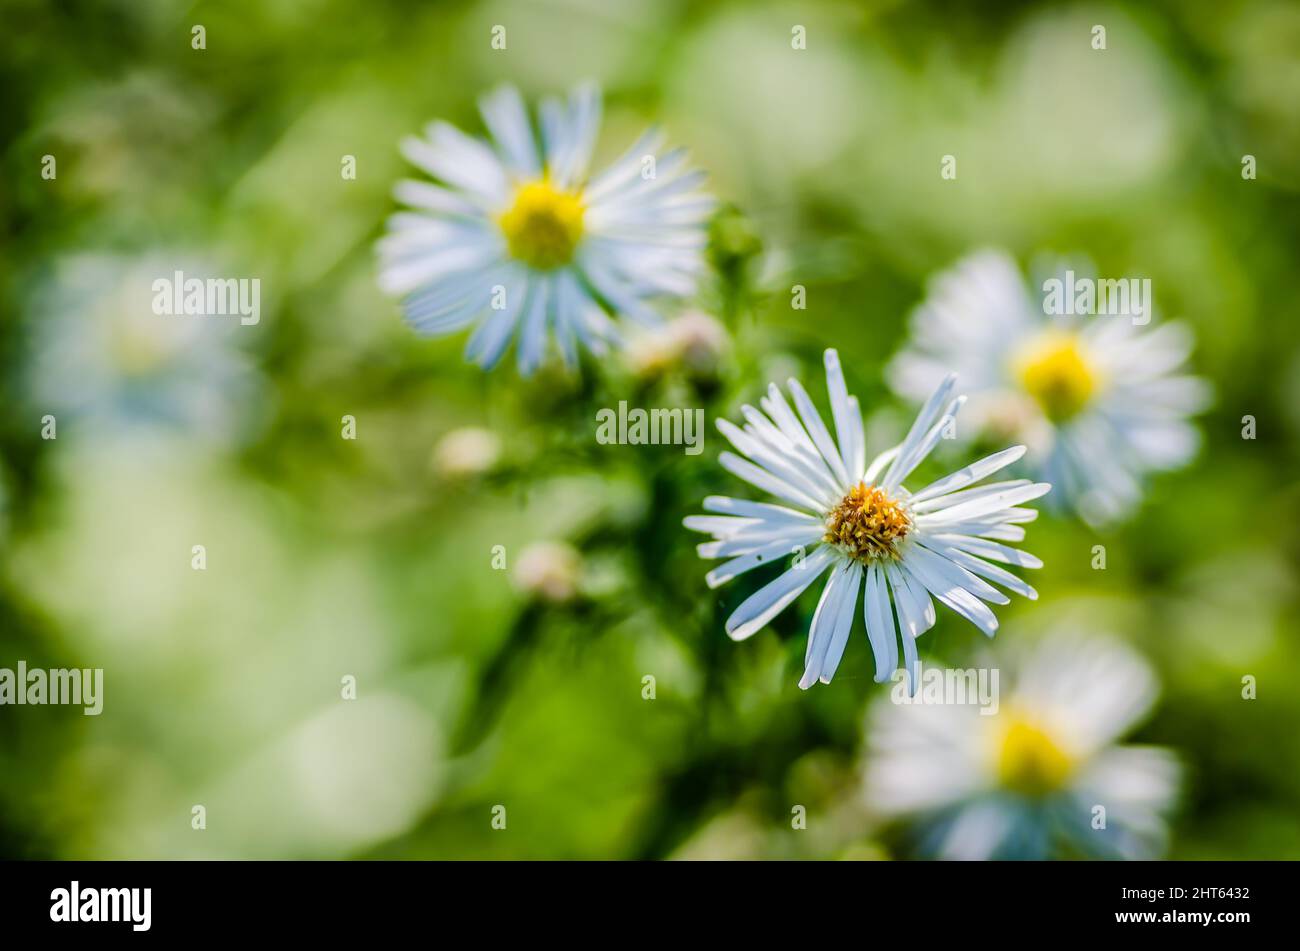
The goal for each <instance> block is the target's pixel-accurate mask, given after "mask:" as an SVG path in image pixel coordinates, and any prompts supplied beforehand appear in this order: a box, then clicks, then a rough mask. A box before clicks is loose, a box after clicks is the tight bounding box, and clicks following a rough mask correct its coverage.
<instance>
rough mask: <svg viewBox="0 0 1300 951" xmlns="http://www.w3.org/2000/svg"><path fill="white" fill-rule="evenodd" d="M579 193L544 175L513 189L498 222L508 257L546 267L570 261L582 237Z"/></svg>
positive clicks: (544, 268)
mask: <svg viewBox="0 0 1300 951" xmlns="http://www.w3.org/2000/svg"><path fill="white" fill-rule="evenodd" d="M583 212H584V209H583V206H582V194H581V193H580V192H566V191H561V190H560V189H558V188H556V187H555V186H554V185H552V184H551V183H550V182H549V181H547V180H546V179H544V178H541V179H538V180H537V181H534V182H527V183H525V184H523V185H520V186H519V188H518V189H516V190H515V198H514V203H513V204H512V205H511V206H510V208H509V210H507V211H506V212H505V213H504V214H502V215H501V217H500V219H499V222H500V224H501V232H502V233H503V234H504V235H505V238H506V246H507V247H508V248H509V250H510V256H511V257H513V258H516V259H517V260H520V261H523V262H524V263H525V264H527V265H528V266H529V267H534V268H538V269H541V270H546V269H549V268H556V267H562V266H563V265H565V264H568V263H569V262H570V261H571V260H573V251H574V249H575V248H576V247H577V246H578V240H579V239H580V238H581V237H582V216H583Z"/></svg>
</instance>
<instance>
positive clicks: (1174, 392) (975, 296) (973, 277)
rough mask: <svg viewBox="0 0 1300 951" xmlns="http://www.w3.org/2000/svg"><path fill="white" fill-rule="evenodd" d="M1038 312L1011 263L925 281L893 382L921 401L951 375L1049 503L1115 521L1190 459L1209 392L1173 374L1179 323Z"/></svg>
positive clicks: (1000, 259) (1180, 346)
mask: <svg viewBox="0 0 1300 951" xmlns="http://www.w3.org/2000/svg"><path fill="white" fill-rule="evenodd" d="M1045 310H1046V308H1045V307H1044V306H1043V301H1042V300H1041V299H1040V298H1039V297H1038V296H1036V295H1035V293H1034V290H1033V288H1032V287H1027V286H1026V284H1025V282H1024V280H1023V279H1022V278H1021V276H1020V272H1019V270H1018V269H1017V267H1016V264H1015V262H1014V261H1013V260H1012V259H1011V257H1010V256H1009V255H1007V254H1005V253H1003V252H1001V251H979V252H976V253H975V254H972V255H970V256H969V257H967V258H965V259H963V260H961V261H959V262H958V263H957V264H956V265H955V266H954V267H953V268H952V269H951V270H949V271H946V272H944V273H942V274H940V275H938V276H937V277H936V278H934V279H933V280H932V282H931V284H930V288H929V296H928V298H927V299H926V301H925V302H924V303H923V304H921V306H920V307H918V308H917V309H916V311H915V312H914V313H913V315H912V343H911V345H910V347H909V348H908V349H906V350H905V351H904V352H902V353H901V354H899V356H897V357H896V358H895V359H894V361H893V363H892V365H891V367H890V376H891V381H892V383H893V386H894V389H895V390H896V391H897V392H899V393H900V394H902V395H905V396H910V397H912V398H919V397H920V396H921V395H923V394H924V393H927V392H929V391H930V389H932V388H933V387H934V385H935V383H936V382H937V381H938V380H940V379H942V378H943V375H944V374H945V373H947V372H948V371H949V370H950V369H956V371H957V372H958V373H960V374H961V378H962V381H963V385H964V386H965V387H966V388H967V392H968V393H969V394H970V397H971V413H972V414H973V415H974V416H975V417H976V422H977V424H978V425H979V426H980V427H981V428H983V429H985V430H987V431H989V432H992V433H995V434H996V435H997V436H998V437H1007V436H1009V437H1012V438H1015V439H1018V440H1020V441H1023V442H1025V443H1026V444H1027V445H1028V446H1029V456H1028V459H1027V462H1028V463H1029V464H1030V465H1032V466H1033V467H1034V471H1035V473H1036V474H1037V475H1038V476H1039V477H1041V478H1043V479H1046V480H1047V481H1049V482H1051V483H1052V485H1054V486H1056V487H1057V489H1058V494H1057V495H1054V498H1058V499H1059V501H1062V502H1067V503H1069V504H1070V505H1071V506H1073V507H1074V508H1075V509H1076V510H1077V511H1078V513H1079V515H1080V516H1082V517H1083V518H1084V519H1085V520H1086V521H1088V522H1090V523H1092V524H1103V523H1106V522H1110V521H1114V520H1116V519H1119V518H1122V517H1124V516H1125V515H1127V514H1128V513H1129V512H1130V511H1131V510H1132V509H1133V508H1134V507H1135V506H1136V505H1137V503H1138V502H1139V501H1140V500H1141V496H1142V478H1143V476H1144V475H1145V474H1146V473H1148V472H1151V471H1154V470H1165V469H1174V468H1177V467H1179V466H1182V465H1184V464H1186V463H1187V462H1188V461H1190V460H1191V458H1192V457H1193V456H1194V455H1195V454H1196V450H1197V448H1198V446H1199V444H1200V436H1199V433H1198V432H1197V430H1196V428H1195V427H1194V426H1193V425H1192V424H1191V423H1189V422H1188V417H1190V416H1192V415H1194V414H1195V413H1197V412H1199V411H1201V410H1202V409H1204V408H1205V406H1206V405H1207V404H1208V402H1209V389H1208V387H1207V386H1206V384H1205V383H1204V382H1203V381H1202V380H1199V379H1197V378H1195V377H1192V376H1187V375H1185V374H1184V373H1182V371H1181V370H1180V368H1181V367H1182V366H1183V364H1184V362H1185V361H1186V360H1187V357H1188V355H1189V354H1190V353H1191V350H1192V337H1191V334H1190V332H1189V331H1188V330H1187V329H1186V327H1184V326H1183V325H1181V324H1178V323H1164V324H1161V325H1160V326H1158V327H1147V326H1137V325H1135V322H1134V321H1133V320H1132V319H1126V318H1123V317H1104V316H1101V317H1099V316H1056V315H1049V314H1047V313H1046V312H1045ZM1148 319H1149V316H1148Z"/></svg>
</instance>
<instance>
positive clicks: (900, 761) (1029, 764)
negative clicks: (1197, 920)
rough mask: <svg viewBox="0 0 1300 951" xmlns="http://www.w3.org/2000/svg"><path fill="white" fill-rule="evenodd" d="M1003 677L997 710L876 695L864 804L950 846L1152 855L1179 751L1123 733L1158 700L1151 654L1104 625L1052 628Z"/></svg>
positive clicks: (1012, 853) (975, 850)
mask: <svg viewBox="0 0 1300 951" xmlns="http://www.w3.org/2000/svg"><path fill="white" fill-rule="evenodd" d="M1003 673H1006V672H1005V671H1004V672H1003ZM1000 680H1001V681H1002V684H1003V688H1002V690H1001V691H1000V692H1001V697H1000V700H999V704H998V708H997V712H996V713H995V714H993V715H992V716H986V715H984V714H983V713H982V712H981V708H980V707H979V706H977V705H974V704H955V703H950V704H933V705H930V704H894V703H891V702H889V701H887V700H884V701H883V702H878V703H877V705H876V710H875V712H874V714H873V716H872V725H871V731H870V737H869V746H868V750H869V752H868V760H867V767H866V784H865V793H866V796H867V801H868V804H869V806H870V808H871V809H872V810H873V811H875V812H876V813H878V814H879V815H881V816H883V817H887V818H896V817H903V816H910V817H913V818H916V819H917V820H918V821H920V822H921V823H923V824H925V826H926V828H925V832H926V834H924V835H922V836H921V839H920V842H919V844H920V847H921V850H922V851H923V852H925V853H927V854H930V855H936V856H938V857H940V858H946V859H998V858H1018V859H1041V858H1048V857H1051V856H1053V855H1058V856H1070V855H1075V856H1079V855H1082V856H1087V857H1101V858H1127V859H1137V858H1150V857H1154V856H1156V855H1158V854H1159V853H1160V852H1161V851H1162V849H1163V846H1164V841H1165V837H1166V828H1165V820H1164V814H1165V813H1166V812H1167V810H1168V809H1169V807H1170V806H1171V804H1172V803H1173V800H1174V796H1175V793H1176V791H1177V787H1178V777H1179V769H1178V763H1177V761H1176V760H1175V758H1174V756H1173V754H1172V753H1170V752H1169V751H1167V750H1164V749H1161V748H1157V747H1139V746H1119V745H1117V741H1118V739H1119V738H1120V737H1121V736H1122V735H1123V734H1124V733H1126V732H1127V731H1128V730H1129V729H1130V728H1131V727H1132V726H1133V725H1134V724H1135V723H1136V722H1137V721H1138V720H1139V719H1140V718H1141V717H1142V716H1143V715H1144V714H1145V713H1146V712H1147V711H1148V710H1149V709H1150V707H1151V705H1152V703H1153V702H1154V700H1155V697H1156V681H1155V677H1154V675H1153V674H1152V672H1151V670H1150V668H1149V667H1148V666H1147V664H1146V662H1145V661H1143V660H1142V658H1141V657H1139V656H1138V655H1137V654H1136V653H1134V652H1133V651H1132V650H1131V649H1130V648H1128V647H1127V646H1125V645H1124V644H1122V643H1120V642H1118V641H1115V640H1112V639H1109V638H1102V637H1080V636H1076V635H1073V634H1056V635H1051V636H1049V637H1047V638H1046V639H1044V640H1043V641H1041V642H1040V643H1039V644H1038V645H1036V647H1035V648H1034V649H1033V650H1032V651H1031V652H1030V653H1028V655H1027V656H1025V657H1024V658H1023V659H1022V662H1021V663H1020V664H1018V665H1017V667H1016V669H1014V670H1012V671H1010V676H1003V677H1001V678H1000ZM1008 681H1010V683H1009V684H1008ZM1008 686H1009V687H1010V689H1009V690H1008ZM1097 807H1101V809H1098V808H1097Z"/></svg>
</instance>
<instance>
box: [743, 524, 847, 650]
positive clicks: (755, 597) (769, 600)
mask: <svg viewBox="0 0 1300 951" xmlns="http://www.w3.org/2000/svg"><path fill="white" fill-rule="evenodd" d="M830 563H831V551H830V549H828V548H826V547H825V546H822V547H820V548H818V549H817V550H816V551H814V552H813V553H812V554H811V555H809V556H808V557H807V558H806V559H804V561H803V563H802V564H799V565H795V566H793V567H791V568H789V569H787V570H786V571H785V572H784V573H782V574H781V575H780V576H779V577H777V578H776V579H775V580H773V581H769V582H768V583H767V584H765V585H763V587H761V588H759V589H758V590H757V591H755V592H754V593H753V594H751V595H750V596H749V597H748V598H746V599H745V600H744V601H742V602H741V603H740V606H739V607H737V608H736V610H735V611H733V612H732V613H731V617H729V618H727V624H726V630H727V634H728V636H730V637H731V639H732V640H736V641H743V640H744V639H745V638H747V637H749V636H751V635H752V634H754V633H755V632H757V631H761V630H762V629H763V628H764V627H766V626H767V624H768V622H769V621H771V620H772V618H774V617H776V616H777V615H778V614H780V613H781V612H782V611H784V610H785V609H786V607H787V606H789V604H790V603H791V602H792V601H794V599H795V598H797V597H799V595H801V594H803V592H804V590H805V589H807V587H808V586H809V585H810V584H812V583H813V582H814V581H816V580H817V579H818V578H819V577H820V576H821V574H822V572H823V571H825V570H826V566H827V565H829V564H830Z"/></svg>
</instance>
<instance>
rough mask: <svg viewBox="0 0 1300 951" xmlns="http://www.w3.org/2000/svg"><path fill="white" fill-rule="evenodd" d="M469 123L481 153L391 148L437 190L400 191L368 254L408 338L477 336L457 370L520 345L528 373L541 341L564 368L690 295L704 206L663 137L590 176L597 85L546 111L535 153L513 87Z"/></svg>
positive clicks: (428, 137) (431, 132)
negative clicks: (622, 323)
mask: <svg viewBox="0 0 1300 951" xmlns="http://www.w3.org/2000/svg"><path fill="white" fill-rule="evenodd" d="M480 109H481V111H482V114H483V119H484V122H485V123H486V125H487V128H488V131H489V133H490V134H491V137H492V141H491V142H490V143H488V142H483V141H481V140H479V139H474V138H471V137H470V136H467V135H465V134H464V133H463V132H460V131H459V130H457V129H456V128H454V127H453V126H451V125H449V124H447V123H445V122H434V123H432V124H430V125H429V127H428V128H427V129H426V130H425V136H424V137H423V138H417V137H412V138H408V139H406V140H405V141H404V142H403V143H402V151H403V154H404V155H405V156H406V157H407V158H408V159H409V160H410V161H411V162H412V163H414V164H415V165H417V166H418V167H419V168H421V169H422V170H424V171H426V172H428V173H429V174H430V175H432V176H433V177H434V178H436V179H438V180H439V181H440V182H441V183H442V184H433V183H431V182H427V181H414V180H406V181H402V182H399V183H398V184H397V187H396V189H395V195H396V197H397V199H398V201H399V202H401V203H402V204H404V205H406V206H408V208H409V209H410V210H407V211H401V212H398V213H397V214H395V215H393V216H392V218H391V219H390V220H389V223H388V227H389V233H388V235H387V236H385V237H384V238H383V239H381V241H380V243H379V248H378V250H379V256H380V261H381V265H382V270H381V274H380V278H379V281H380V286H381V288H382V289H383V290H384V291H386V292H387V293H391V294H395V295H400V296H402V297H403V298H404V301H403V307H404V310H405V313H406V318H407V320H408V321H409V322H410V324H411V325H412V326H413V327H414V328H415V329H416V330H417V331H419V332H420V333H423V334H429V335H441V334H449V333H454V332H456V331H458V330H461V329H463V328H466V327H469V326H471V325H474V332H473V333H472V334H471V336H470V339H469V345H468V347H467V350H466V357H467V358H468V359H470V360H473V361H474V362H476V363H478V364H480V365H481V366H483V367H484V368H485V369H487V368H490V367H492V366H494V365H495V364H496V363H497V361H498V360H500V359H501V356H502V354H503V353H505V350H506V348H507V347H508V346H509V345H510V341H511V340H512V339H514V338H515V337H516V336H517V337H518V338H519V346H518V363H519V369H520V372H522V373H525V374H526V373H530V372H531V371H532V370H534V369H535V368H536V367H537V366H538V365H539V364H540V363H541V362H542V360H543V358H544V357H545V355H546V349H547V338H548V336H549V335H554V337H555V339H556V341H557V343H558V345H559V350H560V353H561V355H562V356H563V357H564V360H565V362H566V363H573V362H576V360H577V342H578V341H581V343H582V344H583V345H584V346H585V347H587V348H588V349H590V350H592V351H594V352H597V353H600V352H603V349H604V345H605V344H606V342H608V341H610V340H611V339H613V338H615V337H616V336H617V327H616V325H615V323H614V322H613V321H612V320H611V315H617V316H619V317H626V318H630V319H631V320H633V321H637V322H641V323H651V322H654V321H656V320H657V319H658V316H657V313H656V311H655V310H654V308H653V306H652V301H653V300H654V299H656V298H661V297H686V296H689V295H691V294H692V293H694V291H695V286H696V281H697V278H698V275H699V274H700V272H701V270H702V269H703V265H704V257H703V248H704V246H705V242H706V235H705V222H706V219H707V218H708V216H709V214H710V213H711V212H712V210H713V205H714V201H713V198H712V197H710V196H709V195H706V194H704V193H703V192H701V191H700V190H699V188H700V185H701V183H702V181H703V178H704V173H703V172H698V171H691V170H689V169H688V167H687V165H686V155H685V152H684V151H683V150H681V149H676V150H673V151H669V152H666V153H664V154H659V152H660V149H661V148H662V146H663V142H664V139H663V136H662V135H661V134H660V133H659V132H658V131H656V130H653V129H652V130H650V131H648V132H646V133H645V134H644V135H643V136H642V137H641V138H640V139H639V140H637V142H636V143H634V144H633V145H632V147H631V148H629V149H628V150H627V151H626V152H625V153H624V154H623V156H622V157H621V158H619V159H617V160H616V161H615V162H614V163H613V164H612V165H611V166H609V167H608V168H606V169H605V170H604V171H602V172H600V173H599V174H597V175H595V176H592V175H590V174H589V172H588V165H589V163H590V161H591V153H592V149H593V147H594V146H595V142H596V134H597V131H598V129H599V127H600V113H601V98H600V92H599V90H598V89H597V88H596V87H595V86H593V85H585V86H582V87H579V88H578V89H577V90H575V91H574V92H573V93H572V95H571V96H570V97H569V101H568V102H567V104H566V103H563V102H560V101H558V100H554V99H545V100H543V101H542V103H541V108H540V110H539V122H538V125H539V128H540V139H539V136H538V135H536V134H534V130H533V126H532V124H531V122H530V120H529V116H528V113H527V111H526V109H525V107H524V103H523V100H522V99H521V98H520V95H519V93H518V91H517V90H515V89H514V88H512V87H508V86H507V87H503V88H501V89H499V90H497V91H496V92H494V93H492V94H490V95H488V96H486V97H485V98H484V99H483V100H482V102H481V104H480Z"/></svg>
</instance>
